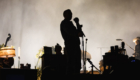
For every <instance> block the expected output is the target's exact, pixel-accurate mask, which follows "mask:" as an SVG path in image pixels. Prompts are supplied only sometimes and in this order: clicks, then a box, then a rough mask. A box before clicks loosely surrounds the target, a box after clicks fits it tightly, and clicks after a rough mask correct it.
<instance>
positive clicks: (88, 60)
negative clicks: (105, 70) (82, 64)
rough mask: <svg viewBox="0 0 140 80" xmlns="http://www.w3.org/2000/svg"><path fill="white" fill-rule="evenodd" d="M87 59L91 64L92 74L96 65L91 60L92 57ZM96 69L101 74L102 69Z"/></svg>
mask: <svg viewBox="0 0 140 80" xmlns="http://www.w3.org/2000/svg"><path fill="white" fill-rule="evenodd" d="M87 61H88V62H89V63H90V64H91V68H92V74H93V67H95V66H94V65H93V63H92V62H91V61H90V59H88V58H87ZM95 69H96V70H97V71H98V72H99V73H100V74H101V71H100V70H99V69H98V68H96V67H95Z"/></svg>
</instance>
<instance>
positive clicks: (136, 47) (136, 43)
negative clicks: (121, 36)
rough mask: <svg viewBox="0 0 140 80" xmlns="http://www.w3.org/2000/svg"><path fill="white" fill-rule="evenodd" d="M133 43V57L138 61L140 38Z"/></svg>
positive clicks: (139, 57)
mask: <svg viewBox="0 0 140 80" xmlns="http://www.w3.org/2000/svg"><path fill="white" fill-rule="evenodd" d="M133 42H134V43H135V52H134V57H135V59H138V60H140V37H136V38H135V39H133Z"/></svg>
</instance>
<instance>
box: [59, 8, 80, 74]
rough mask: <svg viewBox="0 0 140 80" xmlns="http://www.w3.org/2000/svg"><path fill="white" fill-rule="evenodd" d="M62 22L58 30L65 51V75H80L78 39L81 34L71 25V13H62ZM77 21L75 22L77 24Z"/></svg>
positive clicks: (68, 11)
mask: <svg viewBox="0 0 140 80" xmlns="http://www.w3.org/2000/svg"><path fill="white" fill-rule="evenodd" d="M63 16H64V20H63V21H62V22H61V24H60V30H61V34H62V37H63V39H64V44H65V48H66V50H67V72H66V73H67V74H80V69H81V50H80V39H79V37H81V36H82V33H80V32H79V29H76V27H75V26H74V25H73V23H72V21H70V20H71V19H72V12H71V10H70V9H67V10H65V11H64V13H63ZM78 21H79V20H77V19H76V20H75V22H76V23H78Z"/></svg>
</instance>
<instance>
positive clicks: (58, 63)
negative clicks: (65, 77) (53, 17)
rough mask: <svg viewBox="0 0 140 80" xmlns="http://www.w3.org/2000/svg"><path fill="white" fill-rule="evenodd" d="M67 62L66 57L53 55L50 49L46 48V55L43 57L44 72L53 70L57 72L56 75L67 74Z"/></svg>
mask: <svg viewBox="0 0 140 80" xmlns="http://www.w3.org/2000/svg"><path fill="white" fill-rule="evenodd" d="M66 61H67V60H66V55H56V54H52V52H51V48H50V47H44V54H43V56H42V70H47V69H48V68H51V69H53V70H55V73H59V74H65V72H66V63H67V62H66ZM55 73H54V74H55Z"/></svg>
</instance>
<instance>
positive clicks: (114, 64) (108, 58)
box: [103, 46, 128, 74]
mask: <svg viewBox="0 0 140 80" xmlns="http://www.w3.org/2000/svg"><path fill="white" fill-rule="evenodd" d="M121 50H123V49H118V46H115V52H112V51H113V47H112V46H111V52H107V53H105V55H104V56H103V66H104V72H103V73H104V74H110V73H111V71H112V70H113V71H117V70H118V67H120V66H124V65H125V64H127V63H128V56H127V55H124V54H121V52H120V51H121ZM106 66H108V69H106Z"/></svg>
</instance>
